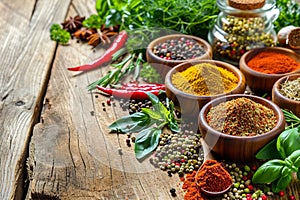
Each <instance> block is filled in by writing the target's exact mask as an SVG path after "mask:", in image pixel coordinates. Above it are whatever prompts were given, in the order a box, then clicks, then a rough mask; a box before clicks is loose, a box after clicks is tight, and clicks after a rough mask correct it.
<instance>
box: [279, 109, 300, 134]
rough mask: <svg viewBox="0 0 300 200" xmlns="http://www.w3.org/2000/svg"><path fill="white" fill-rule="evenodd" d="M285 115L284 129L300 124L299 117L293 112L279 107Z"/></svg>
mask: <svg viewBox="0 0 300 200" xmlns="http://www.w3.org/2000/svg"><path fill="white" fill-rule="evenodd" d="M281 110H282V112H283V115H284V117H285V121H286V122H287V123H288V126H287V127H286V129H290V128H294V127H297V126H298V125H300V118H299V117H297V116H296V115H295V114H294V113H293V112H291V111H287V110H285V109H281Z"/></svg>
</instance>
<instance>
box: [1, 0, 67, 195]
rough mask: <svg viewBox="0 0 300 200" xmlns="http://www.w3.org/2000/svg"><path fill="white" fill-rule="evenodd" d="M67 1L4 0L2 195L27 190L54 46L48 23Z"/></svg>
mask: <svg viewBox="0 0 300 200" xmlns="http://www.w3.org/2000/svg"><path fill="white" fill-rule="evenodd" d="M69 3H70V1H45V0H40V1H34V0H25V1H9V0H5V1H1V2H0V13H1V18H0V31H1V34H0V39H1V44H0V47H1V48H0V51H1V52H0V55H1V59H0V70H1V73H0V95H1V96H0V97H1V98H0V152H1V155H0V188H1V192H0V199H21V198H22V195H24V194H23V193H24V191H23V190H24V188H23V187H24V178H25V175H26V173H25V172H26V171H25V170H24V169H25V167H24V163H25V159H26V157H27V154H28V144H29V140H30V137H31V133H32V128H33V124H34V122H35V121H36V119H37V118H38V116H39V110H40V105H41V101H42V100H43V96H42V94H43V93H44V91H45V88H46V85H47V81H48V80H47V79H48V76H49V72H50V67H51V62H52V59H53V56H54V53H55V48H56V45H55V43H53V42H51V41H50V40H49V27H50V23H51V22H53V21H61V20H63V19H64V17H65V15H66V12H67V9H68V5H69Z"/></svg>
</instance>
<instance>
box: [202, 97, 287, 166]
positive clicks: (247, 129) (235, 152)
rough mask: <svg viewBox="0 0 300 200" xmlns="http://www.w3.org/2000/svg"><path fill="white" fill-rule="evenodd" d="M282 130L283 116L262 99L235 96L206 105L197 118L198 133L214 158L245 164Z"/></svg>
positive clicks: (278, 110)
mask: <svg viewBox="0 0 300 200" xmlns="http://www.w3.org/2000/svg"><path fill="white" fill-rule="evenodd" d="M284 129H285V118H284V115H283V113H282V111H281V109H280V108H279V106H277V105H276V104H275V103H273V102H272V101H270V100H267V99H265V98H262V97H259V96H255V95H246V94H235V95H228V96H224V97H219V98H217V99H214V100H212V101H210V102H209V103H207V104H206V105H205V106H204V107H203V108H202V109H201V111H200V114H199V130H200V133H201V135H202V137H203V140H204V141H205V143H206V144H207V145H208V147H209V149H211V151H212V152H213V153H214V155H216V156H219V157H220V158H222V159H229V160H232V161H235V162H248V161H251V160H253V159H254V158H255V154H256V153H257V152H258V151H259V150H260V149H261V148H262V147H263V146H264V145H266V144H267V143H268V142H270V141H271V140H273V139H274V138H276V137H277V136H278V135H279V134H280V133H281V132H282V131H284Z"/></svg>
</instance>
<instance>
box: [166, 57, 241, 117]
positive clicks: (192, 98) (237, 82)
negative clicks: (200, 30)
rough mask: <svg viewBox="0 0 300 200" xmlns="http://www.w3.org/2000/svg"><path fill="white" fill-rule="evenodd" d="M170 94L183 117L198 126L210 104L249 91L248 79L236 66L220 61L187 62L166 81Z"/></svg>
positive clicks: (177, 68)
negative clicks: (202, 112) (199, 118)
mask: <svg viewBox="0 0 300 200" xmlns="http://www.w3.org/2000/svg"><path fill="white" fill-rule="evenodd" d="M165 87H166V94H167V96H168V98H169V99H171V100H172V101H173V102H174V104H175V106H177V108H179V110H180V111H181V117H182V118H183V119H186V120H194V121H195V122H197V119H198V115H199V112H200V109H201V108H202V107H203V106H204V105H205V104H206V103H207V102H209V101H210V100H212V99H214V98H217V97H220V96H224V95H229V94H242V93H244V91H245V88H246V83H245V77H244V75H243V74H242V73H241V71H240V70H239V69H238V68H236V67H235V66H233V65H231V64H228V63H225V62H222V61H216V60H198V61H195V62H185V63H182V64H179V65H177V66H176V67H174V68H172V69H171V70H170V71H169V72H168V73H167V75H166V78H165Z"/></svg>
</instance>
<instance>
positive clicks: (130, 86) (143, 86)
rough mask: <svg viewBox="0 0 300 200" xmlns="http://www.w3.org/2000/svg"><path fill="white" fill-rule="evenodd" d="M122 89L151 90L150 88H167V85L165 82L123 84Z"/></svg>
mask: <svg viewBox="0 0 300 200" xmlns="http://www.w3.org/2000/svg"><path fill="white" fill-rule="evenodd" d="M120 89H123V90H130V91H137V90H141V91H150V90H165V89H166V87H165V85H164V84H154V83H153V84H130V83H126V84H123V85H122V86H121V87H120Z"/></svg>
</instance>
